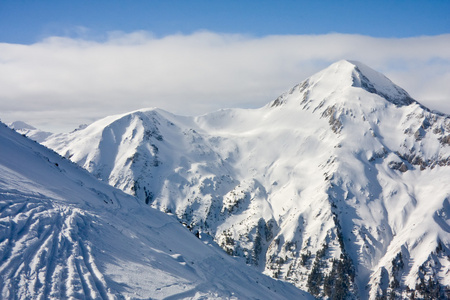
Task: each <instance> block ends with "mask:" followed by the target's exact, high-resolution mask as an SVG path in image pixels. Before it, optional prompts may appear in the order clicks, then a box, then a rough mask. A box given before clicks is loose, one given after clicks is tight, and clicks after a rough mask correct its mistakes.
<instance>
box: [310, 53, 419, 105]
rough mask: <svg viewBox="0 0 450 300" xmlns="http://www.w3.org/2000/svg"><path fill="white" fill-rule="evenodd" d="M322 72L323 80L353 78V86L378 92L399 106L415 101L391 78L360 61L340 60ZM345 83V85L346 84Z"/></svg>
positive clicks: (344, 80)
mask: <svg viewBox="0 0 450 300" xmlns="http://www.w3.org/2000/svg"><path fill="white" fill-rule="evenodd" d="M320 73H323V74H322V76H321V77H322V79H321V80H333V81H335V80H337V82H340V83H341V84H343V83H344V82H345V83H350V81H349V80H351V86H352V87H356V88H362V89H364V90H365V91H367V92H369V93H372V94H377V95H379V96H381V97H382V98H384V99H386V100H387V101H389V102H391V103H393V104H395V105H397V106H404V105H409V104H411V103H413V102H415V101H414V99H412V98H411V96H409V94H408V93H407V92H406V91H405V90H404V89H402V88H401V87H399V86H398V85H396V84H395V83H393V82H392V81H391V80H390V79H389V78H387V77H386V76H384V75H383V74H381V73H380V72H378V71H375V70H374V69H372V68H370V67H368V66H367V65H365V64H363V63H361V62H358V61H353V60H340V61H338V62H336V63H334V64H332V65H331V66H329V67H328V68H326V69H325V70H323V71H322V72H320ZM320 73H318V74H320ZM345 83H344V84H343V86H346V84H345Z"/></svg>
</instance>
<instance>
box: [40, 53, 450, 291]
mask: <svg viewBox="0 0 450 300" xmlns="http://www.w3.org/2000/svg"><path fill="white" fill-rule="evenodd" d="M44 145H46V146H48V147H50V148H52V149H54V150H55V151H57V152H58V153H59V154H61V155H62V156H64V157H66V158H68V159H70V160H72V161H73V162H75V163H77V164H78V165H80V166H81V167H83V168H85V169H86V170H88V171H89V172H90V173H92V174H93V175H95V176H96V177H97V178H99V179H101V180H102V181H104V182H106V183H109V184H110V185H112V186H114V187H117V188H119V189H121V190H123V191H124V192H126V193H128V194H130V195H135V196H136V197H137V198H139V199H140V200H141V203H147V204H148V205H150V206H151V207H153V208H156V209H158V210H161V211H163V212H166V213H169V214H172V215H174V216H176V218H178V220H179V221H181V222H183V223H184V224H186V227H187V228H188V229H189V230H190V231H192V233H194V234H196V235H200V236H202V237H210V238H211V239H213V240H214V241H215V242H217V244H219V246H220V247H221V248H222V249H224V250H225V251H226V252H227V253H228V254H230V255H232V256H237V257H242V258H243V259H244V260H245V262H246V263H247V264H250V265H252V266H253V267H254V268H255V269H256V270H259V271H261V272H263V273H264V274H267V275H270V276H272V277H274V278H277V279H281V280H285V281H288V282H291V283H293V284H295V285H296V286H297V287H300V288H302V289H307V290H308V291H309V292H310V293H311V294H313V295H314V296H316V297H319V298H337V299H339V298H341V299H342V298H358V299H376V298H379V297H381V298H383V297H394V298H409V297H416V298H446V297H447V298H448V297H449V296H450V291H449V288H450V274H449V272H450V260H449V257H450V250H449V245H450V220H449V216H450V205H449V197H450V185H448V182H449V181H450V118H449V116H447V115H444V114H441V113H437V112H432V111H430V110H428V109H427V108H425V107H423V106H422V105H421V104H420V103H419V102H417V101H415V100H414V99H412V98H411V97H410V96H409V95H408V93H407V92H406V91H404V90H403V89H402V88H400V87H398V86H397V85H395V84H394V83H392V82H391V81H390V80H389V79H388V78H386V77H385V76H383V75H382V74H380V73H378V72H376V71H374V70H372V69H371V68H369V67H367V66H365V65H364V64H362V63H359V62H353V61H345V60H344V61H339V62H337V63H335V64H333V65H331V66H330V67H328V68H327V69H325V70H323V71H321V72H319V73H317V74H315V75H313V76H311V77H310V78H308V79H306V80H305V81H303V82H301V83H300V84H298V85H297V86H295V87H293V88H292V89H290V90H289V91H287V92H286V93H284V94H283V95H281V96H280V97H278V98H277V99H275V100H274V101H272V102H271V103H269V104H268V105H266V106H264V107H262V108H260V109H226V110H221V111H217V112H214V113H210V114H206V115H203V116H198V117H182V116H176V115H173V114H171V113H169V112H166V111H163V110H160V109H142V110H138V111H134V112H130V113H126V114H122V115H117V116H110V117H107V118H104V119H102V120H99V121H97V122H95V123H93V124H91V125H89V126H88V127H86V128H85V129H82V130H78V131H76V132H72V133H69V134H59V135H53V136H51V137H50V138H49V139H47V140H46V141H45V142H44Z"/></svg>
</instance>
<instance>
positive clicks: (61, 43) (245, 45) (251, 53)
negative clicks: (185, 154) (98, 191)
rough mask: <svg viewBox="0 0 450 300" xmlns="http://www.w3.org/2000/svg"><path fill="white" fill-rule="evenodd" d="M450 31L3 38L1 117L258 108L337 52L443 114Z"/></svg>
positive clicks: (59, 118) (55, 122) (54, 121)
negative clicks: (19, 41)
mask: <svg viewBox="0 0 450 300" xmlns="http://www.w3.org/2000/svg"><path fill="white" fill-rule="evenodd" d="M448 49H450V35H441V36H432V37H415V38H403V39H385V38H372V37H367V36H360V35H344V34H328V35H317V36H267V37H261V38H255V37H249V36H244V35H230V34H217V33H211V32H198V33H195V34H191V35H171V36H166V37H163V38H155V37H154V36H152V35H151V34H150V33H147V32H134V33H131V34H123V33H120V32H115V33H111V34H110V35H109V38H108V39H107V40H106V41H103V42H95V41H88V40H80V39H70V38H60V37H52V38H48V39H46V40H43V41H42V42H40V43H36V44H33V45H16V44H0V117H1V119H2V121H5V122H10V121H14V120H23V121H26V122H29V123H31V124H32V125H34V126H36V127H38V128H42V129H46V130H52V131H67V130H71V129H73V128H75V127H77V125H78V124H80V123H89V122H92V121H93V120H95V119H98V118H101V117H104V116H106V115H111V114H116V113H123V112H127V111H131V110H135V109H139V108H143V107H153V106H156V107H160V108H163V109H166V110H168V111H171V112H173V113H176V114H183V115H198V114H203V113H206V112H209V111H213V110H217V109H220V108H225V107H260V106H263V105H265V104H266V103H268V102H269V101H271V100H273V99H274V98H276V97H277V96H278V95H279V94H280V93H281V92H283V91H285V90H287V89H289V88H290V87H292V86H293V85H295V84H296V83H299V82H300V81H302V80H303V79H305V78H307V77H308V76H310V75H312V74H313V73H315V72H317V71H319V70H320V69H322V68H324V67H326V66H327V65H329V64H331V63H333V62H335V61H337V60H340V59H353V60H359V61H361V62H363V63H365V64H367V65H369V66H371V67H372V68H374V69H376V70H378V71H380V72H382V73H384V74H385V75H387V76H388V77H390V78H391V79H392V80H393V81H394V82H396V83H397V84H399V85H400V86H402V87H403V88H405V89H406V90H407V91H408V92H409V93H410V94H411V95H412V96H413V97H415V98H416V99H417V100H419V101H421V102H422V103H423V104H425V105H427V106H429V107H430V108H432V109H439V110H441V111H444V112H447V113H450V101H449V100H450V85H449V84H448V82H450V52H449V51H448Z"/></svg>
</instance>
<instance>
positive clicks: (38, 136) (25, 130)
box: [7, 121, 53, 143]
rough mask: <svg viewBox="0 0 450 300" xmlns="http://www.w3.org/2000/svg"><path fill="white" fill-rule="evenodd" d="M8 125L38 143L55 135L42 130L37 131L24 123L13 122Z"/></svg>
mask: <svg viewBox="0 0 450 300" xmlns="http://www.w3.org/2000/svg"><path fill="white" fill-rule="evenodd" d="M7 125H8V127H10V128H12V129H14V130H15V131H17V132H18V133H20V134H22V135H25V136H26V137H28V138H30V139H32V140H34V141H36V142H38V143H42V142H44V141H45V140H46V139H47V138H48V137H49V136H51V135H52V134H53V133H51V132H47V131H42V130H40V129H37V128H36V127H33V126H31V125H29V124H27V123H25V122H22V121H15V122H12V123H10V124H7Z"/></svg>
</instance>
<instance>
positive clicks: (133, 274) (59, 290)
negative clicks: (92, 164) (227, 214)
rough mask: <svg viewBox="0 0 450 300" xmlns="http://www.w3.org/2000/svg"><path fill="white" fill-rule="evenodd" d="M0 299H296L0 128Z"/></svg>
mask: <svg viewBox="0 0 450 300" xmlns="http://www.w3.org/2000/svg"><path fill="white" fill-rule="evenodd" d="M0 293H1V294H0V295H1V296H0V298H1V299H69V298H72V299H123V298H125V299H142V298H143V299H150V298H151V299H205V298H210V299H216V298H217V299H302V298H305V299H307V298H308V295H307V294H306V293H304V292H302V291H300V290H298V289H297V288H295V287H293V286H292V285H290V284H286V283H283V282H281V281H276V280H273V279H271V278H269V277H266V276H264V275H262V274H261V273H258V272H256V271H254V270H251V269H250V268H249V267H248V266H246V265H245V264H244V263H243V262H242V261H236V259H234V258H231V257H230V256H228V255H226V254H225V253H223V251H222V250H221V249H220V248H218V247H217V246H214V244H211V243H209V242H208V241H207V240H204V241H202V240H200V239H198V238H196V237H195V236H194V235H192V234H191V233H190V232H189V231H188V230H187V229H186V228H184V227H183V226H182V225H181V224H180V223H179V222H178V221H177V220H176V219H175V218H174V217H171V216H167V215H166V214H163V213H161V212H159V211H156V210H154V209H152V208H150V207H148V206H146V205H144V204H143V203H142V202H141V201H139V200H137V199H136V198H134V197H131V196H129V195H126V194H125V193H123V192H122V191H120V190H117V189H114V188H112V187H110V186H108V185H106V184H104V183H102V182H99V181H98V180H97V179H95V178H94V177H92V175H90V174H89V173H87V172H86V171H85V170H83V169H81V168H80V167H78V166H76V165H75V164H73V163H71V162H69V161H68V160H66V159H63V158H61V157H60V156H59V155H57V154H56V153H54V152H52V151H50V150H48V149H46V148H44V147H43V146H41V145H39V144H37V143H35V142H33V141H31V140H29V139H28V138H25V137H23V136H21V135H19V134H17V133H16V132H14V131H12V130H11V129H9V128H7V127H6V126H5V125H3V124H0Z"/></svg>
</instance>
